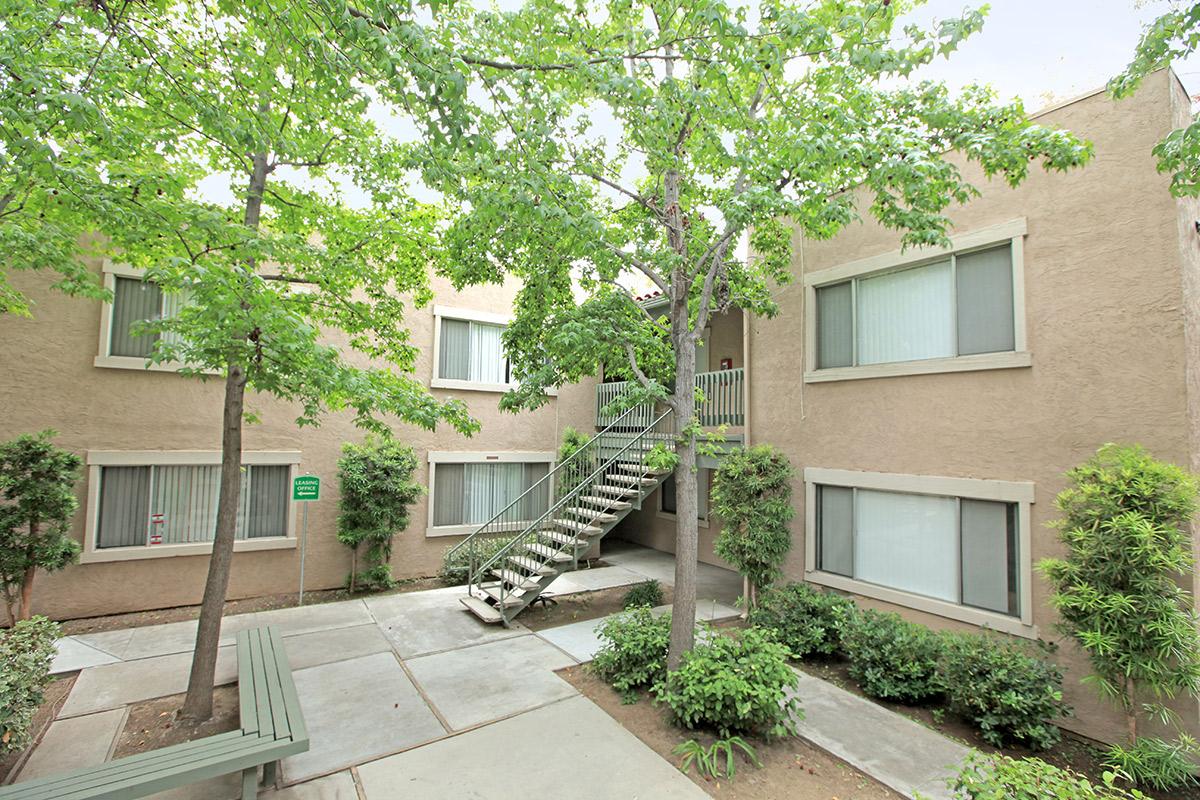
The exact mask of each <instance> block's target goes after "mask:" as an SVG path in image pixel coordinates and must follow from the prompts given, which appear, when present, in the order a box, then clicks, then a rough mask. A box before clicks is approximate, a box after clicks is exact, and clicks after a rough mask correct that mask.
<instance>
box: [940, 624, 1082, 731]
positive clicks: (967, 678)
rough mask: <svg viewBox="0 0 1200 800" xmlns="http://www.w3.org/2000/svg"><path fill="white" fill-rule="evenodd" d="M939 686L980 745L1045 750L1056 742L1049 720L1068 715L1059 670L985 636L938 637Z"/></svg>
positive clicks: (1024, 650) (1021, 647) (1020, 648)
mask: <svg viewBox="0 0 1200 800" xmlns="http://www.w3.org/2000/svg"><path fill="white" fill-rule="evenodd" d="M943 647H944V650H943V654H942V661H941V670H942V679H941V682H942V686H943V687H945V691H946V700H947V705H949V707H950V710H951V711H953V712H954V713H956V714H958V715H959V716H961V717H962V718H963V719H966V720H967V721H968V722H970V723H971V724H972V725H975V726H976V727H977V728H979V730H980V732H981V733H982V734H983V738H984V741H986V742H989V743H990V744H993V745H995V746H996V747H1003V746H1005V745H1008V744H1012V743H1014V742H1017V743H1021V744H1025V745H1028V746H1029V747H1032V748H1033V749H1035V750H1045V749H1046V748H1048V747H1051V746H1052V745H1054V744H1055V743H1057V742H1058V740H1059V736H1060V732H1059V730H1058V726H1057V725H1055V724H1054V721H1055V720H1056V719H1058V718H1059V717H1062V716H1065V715H1066V714H1069V713H1070V711H1071V709H1070V707H1069V706H1068V705H1067V704H1066V703H1064V702H1063V693H1062V678H1063V676H1062V670H1061V669H1059V667H1058V666H1057V665H1055V664H1053V663H1051V662H1049V661H1046V660H1044V659H1041V658H1038V657H1037V656H1035V655H1034V654H1033V653H1031V652H1030V650H1029V648H1028V647H1026V646H1024V645H1021V644H1018V643H1016V642H1013V641H1011V640H1006V639H1000V638H997V637H995V636H991V635H986V634H985V635H982V636H981V635H976V634H956V635H952V636H944V637H943Z"/></svg>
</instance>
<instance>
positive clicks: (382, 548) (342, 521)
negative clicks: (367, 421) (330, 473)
mask: <svg viewBox="0 0 1200 800" xmlns="http://www.w3.org/2000/svg"><path fill="white" fill-rule="evenodd" d="M416 469H417V455H416V453H415V452H413V449H412V448H411V447H407V446H405V445H403V444H401V443H400V442H397V441H396V440H395V439H391V438H388V437H383V436H376V435H371V436H368V437H367V439H366V441H364V442H363V443H362V444H354V443H353V442H346V443H345V444H343V445H342V457H341V458H339V459H338V482H339V484H340V489H341V499H340V500H339V501H338V508H339V513H338V531H337V537H338V541H339V542H341V543H342V544H344V545H346V546H347V547H349V548H350V552H351V555H352V561H351V568H350V577H349V579H348V580H347V585H348V587H349V589H350V591H351V592H354V591H358V590H360V589H365V590H367V591H378V590H383V589H390V588H392V587H393V586H395V585H396V581H395V579H394V578H393V577H392V566H391V560H392V539H393V537H395V535H396V534H397V533H401V532H403V531H404V530H406V529H407V528H408V522H409V514H408V509H409V507H410V506H411V505H412V504H413V503H415V502H417V500H419V499H420V498H421V495H422V494H424V493H425V489H424V487H422V486H421V484H419V483H417V482H416V481H414V480H413V473H414V472H415V471H416ZM364 545H365V549H366V552H365V556H366V557H365V559H364V560H365V562H366V568H365V569H363V570H362V571H361V572H360V571H359V568H358V567H359V564H358V556H359V548H361V547H363V546H364Z"/></svg>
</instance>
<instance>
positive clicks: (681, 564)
mask: <svg viewBox="0 0 1200 800" xmlns="http://www.w3.org/2000/svg"><path fill="white" fill-rule="evenodd" d="M682 313H683V314H685V315H686V314H687V306H686V295H685V298H684V308H683V312H682ZM683 323H684V325H686V324H687V319H686V317H684V320H683ZM695 385H696V342H695V340H694V339H693V338H692V337H691V336H690V335H686V334H685V335H683V336H680V337H679V341H678V342H677V343H676V345H675V395H674V398H673V405H674V406H675V433H676V437H677V440H678V441H677V443H676V450H675V453H676V455H678V456H679V463H678V464H677V465H676V467H675V598H674V601H673V607H672V609H671V647H670V650H669V651H668V653H667V669H669V670H673V669H677V668H678V667H679V663H680V660H681V659H682V658H683V654H684V653H686V652H687V651H688V650H691V649H692V645H693V644H695V640H696V631H695V627H696V562H697V559H698V539H699V529H700V526H699V510H700V506H699V501H698V492H697V485H696V438H695V436H693V435H692V431H691V425H692V419H693V418H694V417H695V414H696V403H695V399H694V392H695Z"/></svg>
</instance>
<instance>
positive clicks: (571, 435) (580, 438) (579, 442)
mask: <svg viewBox="0 0 1200 800" xmlns="http://www.w3.org/2000/svg"><path fill="white" fill-rule="evenodd" d="M590 441H591V437H590V436H588V435H587V434H585V433H581V432H580V431H577V430H575V429H574V428H572V427H571V426H570V425H568V426H567V427H565V428H563V438H562V444H560V445H559V446H558V460H559V462H563V461H566V460H567V459H568V458H570V457H571V456H573V455H575V454H576V453H578V452H579V451H580V450H582V449H583V448H584V446H585V445H586V444H587V443H588V442H590Z"/></svg>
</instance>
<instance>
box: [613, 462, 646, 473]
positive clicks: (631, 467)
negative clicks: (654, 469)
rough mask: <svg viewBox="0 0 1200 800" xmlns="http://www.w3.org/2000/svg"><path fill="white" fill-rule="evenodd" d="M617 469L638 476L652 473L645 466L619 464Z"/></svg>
mask: <svg viewBox="0 0 1200 800" xmlns="http://www.w3.org/2000/svg"><path fill="white" fill-rule="evenodd" d="M617 469H623V470H625V471H626V472H633V473H636V474H638V475H642V474H645V473H647V472H649V471H650V470H649V469H647V468H646V466H645V465H644V464H617Z"/></svg>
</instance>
